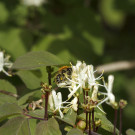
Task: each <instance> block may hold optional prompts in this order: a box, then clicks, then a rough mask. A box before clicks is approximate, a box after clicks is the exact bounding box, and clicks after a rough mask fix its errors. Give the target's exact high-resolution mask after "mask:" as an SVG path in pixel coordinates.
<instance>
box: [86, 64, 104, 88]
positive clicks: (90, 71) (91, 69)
mask: <svg viewBox="0 0 135 135" xmlns="http://www.w3.org/2000/svg"><path fill="white" fill-rule="evenodd" d="M87 67H88V84H89V88H91V87H92V86H95V85H100V86H103V85H101V84H99V83H98V82H97V81H98V80H100V79H101V77H102V75H103V73H102V74H101V75H100V76H99V77H97V78H95V76H94V73H95V72H96V71H94V67H93V65H88V66H87Z"/></svg>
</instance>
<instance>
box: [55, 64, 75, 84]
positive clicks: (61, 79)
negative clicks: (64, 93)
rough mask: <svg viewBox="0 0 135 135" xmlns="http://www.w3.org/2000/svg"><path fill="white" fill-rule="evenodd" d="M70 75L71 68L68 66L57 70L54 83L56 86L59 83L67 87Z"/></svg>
mask: <svg viewBox="0 0 135 135" xmlns="http://www.w3.org/2000/svg"><path fill="white" fill-rule="evenodd" d="M71 75H72V68H71V67H69V66H63V67H61V68H60V69H59V70H58V72H57V74H56V76H55V79H54V81H55V83H56V84H57V85H59V84H61V83H65V84H67V85H68V82H69V80H68V79H67V78H69V79H71Z"/></svg>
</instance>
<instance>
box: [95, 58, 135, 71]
mask: <svg viewBox="0 0 135 135" xmlns="http://www.w3.org/2000/svg"><path fill="white" fill-rule="evenodd" d="M132 68H135V60H133V61H119V62H113V63H109V64H105V65H101V66H97V73H102V72H103V70H104V72H112V71H121V70H128V69H132Z"/></svg>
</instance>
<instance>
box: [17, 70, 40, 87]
mask: <svg viewBox="0 0 135 135" xmlns="http://www.w3.org/2000/svg"><path fill="white" fill-rule="evenodd" d="M16 74H17V75H18V76H19V77H20V78H21V80H22V81H23V82H24V84H25V85H26V87H27V88H28V89H37V88H40V83H41V81H40V79H38V77H36V76H35V75H34V74H33V73H32V72H30V71H18V72H17V73H16Z"/></svg>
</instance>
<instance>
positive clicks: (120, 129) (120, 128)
mask: <svg viewBox="0 0 135 135" xmlns="http://www.w3.org/2000/svg"><path fill="white" fill-rule="evenodd" d="M121 132H122V108H121V107H120V127H119V135H121Z"/></svg>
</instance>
